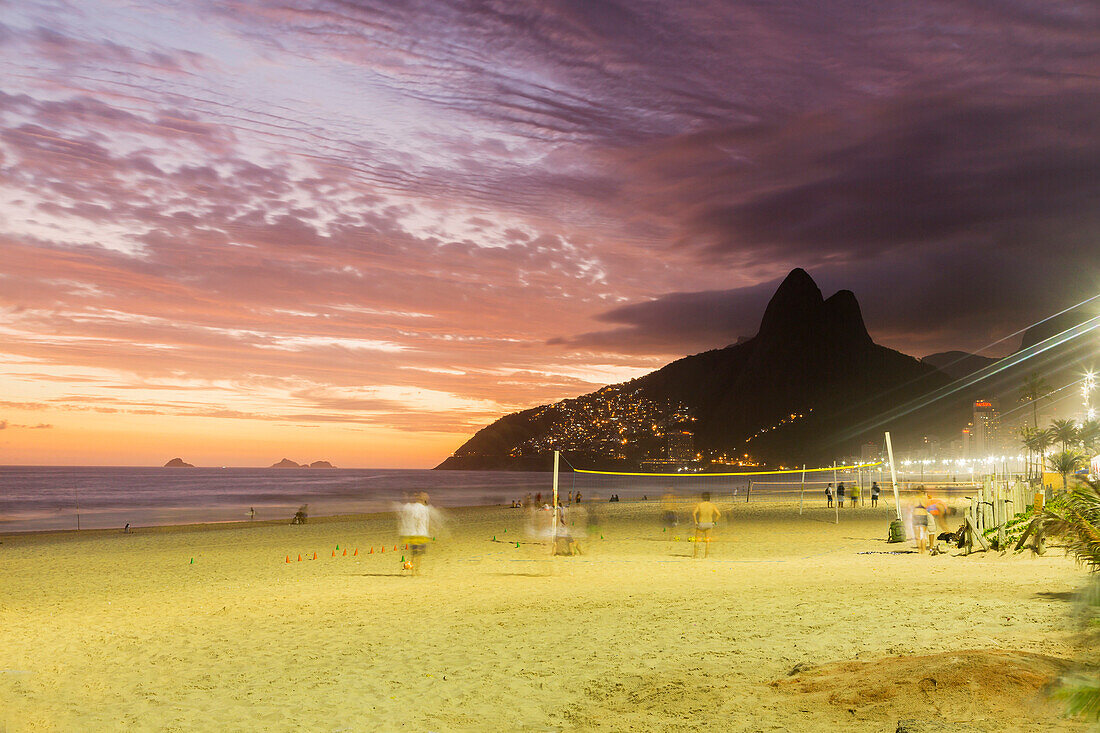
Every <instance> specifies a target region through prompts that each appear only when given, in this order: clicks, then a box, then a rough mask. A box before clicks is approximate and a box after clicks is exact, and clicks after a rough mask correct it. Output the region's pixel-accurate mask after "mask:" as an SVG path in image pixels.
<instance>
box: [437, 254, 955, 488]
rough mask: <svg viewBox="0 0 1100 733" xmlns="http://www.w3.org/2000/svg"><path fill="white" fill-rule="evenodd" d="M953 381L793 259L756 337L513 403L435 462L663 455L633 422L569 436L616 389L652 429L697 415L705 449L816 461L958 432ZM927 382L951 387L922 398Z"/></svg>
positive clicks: (690, 424)
mask: <svg viewBox="0 0 1100 733" xmlns="http://www.w3.org/2000/svg"><path fill="white" fill-rule="evenodd" d="M971 363H975V362H971ZM951 382H952V377H951V376H949V375H948V374H945V373H944V372H942V371H940V370H938V369H937V368H936V367H935V366H934V365H933V364H932V363H928V362H927V361H925V362H921V361H919V360H917V359H915V358H913V357H910V356H907V355H905V354H902V353H900V352H898V351H894V350H892V349H888V348H886V347H883V346H880V345H878V344H876V343H874V341H873V340H872V339H871V337H870V335H869V334H868V333H867V328H866V326H865V325H864V322H863V314H862V312H861V310H860V307H859V303H858V301H857V300H856V297H855V295H854V294H853V293H852V292H851V291H849V290H841V291H838V292H836V293H834V294H833V295H831V296H830V297H828V298H825V297H824V296H823V295H822V293H821V290H820V289H819V288H818V286H817V284H816V283H815V282H814V280H813V278H812V277H810V275H809V274H808V273H807V272H806V271H805V270H802V269H795V270H792V271H791V272H790V273H789V274H788V275H787V277H786V278H785V279H784V280H783V282H782V284H780V286H779V288H778V289H777V290H776V292H775V294H774V295H773V296H772V298H771V301H770V302H769V303H768V306H767V308H766V309H765V311H764V314H763V317H762V318H761V321H760V328H759V330H758V332H757V334H756V335H755V336H754V337H752V338H750V339H747V340H743V341H741V342H739V343H737V344H734V345H731V346H727V347H725V348H721V349H714V350H712V351H706V352H703V353H701V354H695V355H693V356H687V357H684V358H682V359H678V360H676V361H674V362H672V363H670V364H668V365H666V366H664V367H662V368H661V369H658V370H656V371H654V372H651V373H649V374H647V375H645V376H642V377H639V378H637V379H634V380H632V381H630V382H626V383H624V384H621V385H613V386H611V387H605V388H603V389H602V390H599V391H597V392H594V393H590V394H589V395H584V396H582V397H579V398H577V399H576V400H565V401H563V402H562V403H557V404H556V405H544V406H541V407H538V408H532V409H530V410H524V411H523V412H518V413H514V414H511V415H507V416H505V417H503V418H501V419H500V420H497V421H496V422H494V423H493V424H491V425H489V426H487V427H485V428H483V429H482V430H480V431H478V432H477V433H476V434H475V435H474V436H473V437H472V438H470V440H468V441H467V442H466V443H465V444H464V445H463V446H462V447H460V448H459V449H458V450H457V451H456V452H455V454H454V455H453V456H451V457H450V458H448V459H447V460H446V461H444V462H443V463H442V464H440V465H439V466H438V468H454V469H496V468H511V469H536V470H545V469H546V468H547V467H548V466H549V465H550V460H551V459H550V456H551V455H552V451H553V450H554V449H555V448H558V449H561V450H563V451H564V452H565V454H566V455H567V457H570V461H571V462H573V463H574V464H575V465H578V467H580V463H584V464H586V465H596V464H600V463H607V462H614V461H619V462H622V463H626V464H632V463H633V464H636V463H637V462H638V461H640V460H642V459H643V458H645V457H647V455H648V456H649V457H656V456H654V452H655V451H659V450H660V449H661V445H660V441H659V440H654V439H652V438H651V437H649V436H646V435H644V434H643V431H641V430H636V432H635V434H633V435H631V434H630V433H629V432H624V433H623V435H624V440H623V441H610V440H606V439H601V440H603V442H604V443H606V444H607V445H608V446H610V448H609V449H608V450H610V451H611V452H610V453H609V452H608V451H607V450H601V449H600V448H599V446H593V445H588V446H578V445H576V441H574V443H573V444H570V443H569V440H570V438H569V436H570V435H571V433H570V430H569V429H567V427H566V425H565V423H566V421H576V420H577V419H578V418H577V415H578V413H579V412H582V411H583V410H584V409H588V410H590V411H591V410H592V409H593V408H592V405H598V404H600V403H601V402H609V401H615V400H617V401H618V402H617V403H616V404H630V405H635V406H634V407H629V408H628V409H629V410H634V411H635V412H637V411H638V410H641V409H642V408H640V407H637V405H642V406H644V408H645V410H648V412H645V414H646V415H648V416H649V417H647V418H646V420H647V421H648V420H653V424H654V428H655V429H656V424H657V422H658V421H661V422H662V425H665V424H667V425H674V423H675V419H674V416H675V415H676V414H678V413H679V412H680V411H683V412H685V413H686V414H687V415H690V417H689V418H687V421H686V422H685V424H684V429H686V430H689V431H691V432H693V433H694V445H695V447H696V449H698V450H699V451H700V452H704V453H706V452H718V453H724V454H727V455H729V456H733V457H739V456H743V455H744V454H748V455H749V456H751V457H752V458H754V459H762V460H764V461H767V462H769V463H785V464H787V465H795V464H801V463H802V462H806V463H811V464H813V463H817V462H821V461H828V460H832V459H834V458H837V457H840V456H843V455H853V454H858V453H859V447H860V445H861V444H862V443H864V442H867V441H871V442H873V443H874V444H875V445H876V446H878V445H881V443H882V439H883V431H885V430H891V431H892V433H893V436H894V440H895V445H904V444H905V443H906V442H915V441H917V440H919V439H920V438H921V437H922V436H923V435H926V434H933V435H939V436H942V437H945V438H949V437H953V436H954V435H955V434H956V432H957V431H958V430H960V429H961V428H962V426H964V425H965V424H966V421H967V418H968V417H969V411H970V404H971V401H972V400H973V399H974V395H973V394H972V393H969V392H967V393H965V394H963V393H961V392H960V393H957V394H956V393H952V392H951V391H950V385H951ZM930 393H938V394H941V395H943V394H946V396H942V397H940V398H939V399H937V400H935V401H934V402H926V401H924V400H922V396H923V395H927V394H930ZM624 400H626V402H624ZM631 400H633V402H630V401H631ZM617 409H619V408H617ZM661 410H663V412H661ZM614 419H617V418H614ZM574 432H575V431H574ZM596 442H599V441H596ZM616 442H617V443H621V447H616V446H615V445H614V444H615V443H616ZM577 453H580V454H581V455H576V454H577ZM612 453H613V454H614V456H612V455H611V454H612ZM577 461H580V463H577Z"/></svg>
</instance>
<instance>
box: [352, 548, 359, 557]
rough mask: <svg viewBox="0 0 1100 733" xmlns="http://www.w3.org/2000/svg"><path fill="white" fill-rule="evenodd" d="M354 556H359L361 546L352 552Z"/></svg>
mask: <svg viewBox="0 0 1100 733" xmlns="http://www.w3.org/2000/svg"><path fill="white" fill-rule="evenodd" d="M352 557H359V548H358V547H356V548H355V552H354V553H352Z"/></svg>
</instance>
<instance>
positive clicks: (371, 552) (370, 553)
mask: <svg viewBox="0 0 1100 733" xmlns="http://www.w3.org/2000/svg"><path fill="white" fill-rule="evenodd" d="M367 554H368V555H373V554H374V545H371V546H370V552H368V553H367Z"/></svg>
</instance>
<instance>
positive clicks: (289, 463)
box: [271, 458, 303, 468]
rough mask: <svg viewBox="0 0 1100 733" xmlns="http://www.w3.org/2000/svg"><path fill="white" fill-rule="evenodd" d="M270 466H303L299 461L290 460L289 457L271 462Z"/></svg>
mask: <svg viewBox="0 0 1100 733" xmlns="http://www.w3.org/2000/svg"><path fill="white" fill-rule="evenodd" d="M271 467H272V468H302V467H303V466H302V464H300V463H295V462H294V461H292V460H290V459H289V458H284V459H283V460H281V461H279V462H278V463H272V464H271Z"/></svg>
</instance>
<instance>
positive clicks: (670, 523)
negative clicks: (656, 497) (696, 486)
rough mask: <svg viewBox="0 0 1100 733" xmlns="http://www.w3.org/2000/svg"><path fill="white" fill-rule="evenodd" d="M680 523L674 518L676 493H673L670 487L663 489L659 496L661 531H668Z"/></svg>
mask: <svg viewBox="0 0 1100 733" xmlns="http://www.w3.org/2000/svg"><path fill="white" fill-rule="evenodd" d="M679 523H680V521H679V519H677V518H676V494H675V493H673V491H672V487H671V486H670V487H669V488H667V489H665V493H664V494H663V495H662V496H661V525H662V527H663V529H662V531H663V532H669V531H672V530H674V529H676V525H678V524H679Z"/></svg>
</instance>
